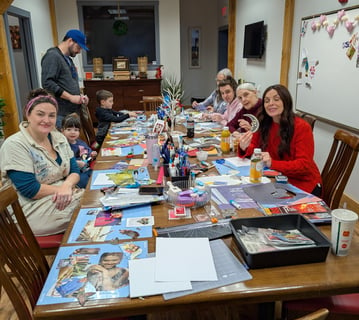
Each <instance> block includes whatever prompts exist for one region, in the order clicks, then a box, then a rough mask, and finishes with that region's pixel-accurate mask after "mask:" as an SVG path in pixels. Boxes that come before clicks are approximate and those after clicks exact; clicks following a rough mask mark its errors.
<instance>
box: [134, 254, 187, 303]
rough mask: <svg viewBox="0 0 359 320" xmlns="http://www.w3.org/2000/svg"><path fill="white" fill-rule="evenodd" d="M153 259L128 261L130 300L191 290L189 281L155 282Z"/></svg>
mask: <svg viewBox="0 0 359 320" xmlns="http://www.w3.org/2000/svg"><path fill="white" fill-rule="evenodd" d="M155 259H156V258H146V259H134V260H129V273H130V275H129V279H130V297H131V298H135V297H143V296H149V295H154V294H161V293H165V292H174V291H181V290H190V289H192V285H191V282H190V281H156V280H155Z"/></svg>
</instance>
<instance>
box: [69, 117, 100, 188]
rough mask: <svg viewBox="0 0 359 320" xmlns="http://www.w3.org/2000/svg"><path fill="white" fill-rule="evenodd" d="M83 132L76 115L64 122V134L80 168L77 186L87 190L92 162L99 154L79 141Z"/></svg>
mask: <svg viewBox="0 0 359 320" xmlns="http://www.w3.org/2000/svg"><path fill="white" fill-rule="evenodd" d="M80 130H81V122H80V118H79V116H78V115H77V114H76V113H71V114H69V115H68V116H66V117H65V118H64V119H63V121H62V133H63V134H64V136H65V137H66V138H67V140H68V142H69V144H70V147H71V149H72V151H73V152H74V156H75V158H76V162H77V165H78V166H79V168H80V171H81V172H80V181H79V183H78V184H77V185H78V186H79V187H80V188H86V185H87V182H88V180H89V178H90V176H91V173H92V170H91V169H90V165H89V164H90V161H92V160H93V159H94V158H96V156H97V152H96V151H93V150H91V148H90V147H89V146H88V145H87V144H86V143H85V142H84V141H82V140H81V139H79V136H80Z"/></svg>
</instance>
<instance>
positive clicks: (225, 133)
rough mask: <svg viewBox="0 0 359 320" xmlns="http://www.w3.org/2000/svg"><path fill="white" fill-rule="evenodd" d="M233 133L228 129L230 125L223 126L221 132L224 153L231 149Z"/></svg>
mask: <svg viewBox="0 0 359 320" xmlns="http://www.w3.org/2000/svg"><path fill="white" fill-rule="evenodd" d="M230 139H231V133H230V132H229V130H228V127H223V130H222V133H221V150H222V153H229V151H230V150H231V143H230Z"/></svg>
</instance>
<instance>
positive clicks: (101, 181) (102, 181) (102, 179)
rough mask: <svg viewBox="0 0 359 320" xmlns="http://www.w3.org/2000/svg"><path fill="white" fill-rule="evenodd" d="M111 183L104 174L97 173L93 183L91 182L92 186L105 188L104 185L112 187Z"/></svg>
mask: <svg viewBox="0 0 359 320" xmlns="http://www.w3.org/2000/svg"><path fill="white" fill-rule="evenodd" d="M113 184H114V183H113V181H112V180H111V179H110V178H109V177H108V176H107V175H106V173H99V174H98V175H97V176H96V179H95V181H94V182H93V185H94V186H105V185H113Z"/></svg>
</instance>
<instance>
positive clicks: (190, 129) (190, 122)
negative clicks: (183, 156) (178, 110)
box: [187, 114, 194, 138]
mask: <svg viewBox="0 0 359 320" xmlns="http://www.w3.org/2000/svg"><path fill="white" fill-rule="evenodd" d="M193 137H194V119H193V117H192V115H191V114H190V115H189V118H188V120H187V138H193Z"/></svg>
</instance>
